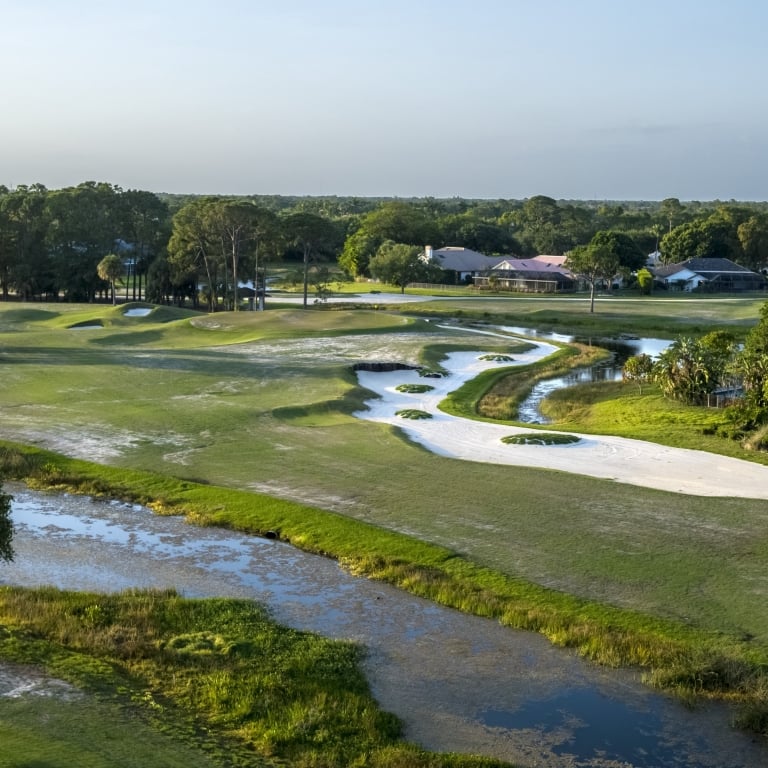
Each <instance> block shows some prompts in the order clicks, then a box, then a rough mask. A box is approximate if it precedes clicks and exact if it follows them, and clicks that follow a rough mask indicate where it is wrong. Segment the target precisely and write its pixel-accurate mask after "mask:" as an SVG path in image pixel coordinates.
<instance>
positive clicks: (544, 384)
mask: <svg viewBox="0 0 768 768" xmlns="http://www.w3.org/2000/svg"><path fill="white" fill-rule="evenodd" d="M505 330H508V331H512V332H514V333H519V334H520V335H521V336H530V337H531V338H537V339H541V340H542V341H556V342H558V341H559V342H564V343H567V342H570V341H577V342H579V343H581V344H587V345H589V346H596V347H603V348H604V349H607V350H609V351H610V352H611V357H610V358H608V359H606V360H603V361H602V362H600V363H597V364H596V365H592V366H588V367H586V368H576V369H574V370H573V371H571V372H570V373H568V374H567V375H565V376H558V377H555V378H552V379H544V380H542V381H540V382H538V383H537V384H536V385H535V386H534V388H533V389H532V390H531V392H530V394H529V395H528V397H527V398H526V399H525V400H524V401H523V402H522V403H520V406H519V407H518V411H517V413H518V415H517V420H518V421H522V422H525V423H527V424H546V423H547V422H548V421H549V420H548V419H547V417H546V416H544V415H543V414H542V413H541V403H542V401H543V400H545V399H546V398H547V396H548V395H550V394H551V393H552V392H554V391H555V390H558V389H564V388H566V387H572V386H574V385H575V384H590V383H592V382H597V381H618V380H619V379H621V369H622V366H623V365H624V363H625V362H626V361H627V360H628V359H629V358H630V357H632V356H633V355H639V354H646V355H650V356H651V357H658V355H659V354H660V353H661V352H663V351H664V350H665V349H666V348H667V347H668V346H669V344H670V342H669V341H668V340H666V339H653V338H637V339H636V338H614V339H603V338H601V339H592V338H582V337H579V336H565V335H563V334H559V333H541V332H538V331H535V330H533V329H531V328H506V329H505Z"/></svg>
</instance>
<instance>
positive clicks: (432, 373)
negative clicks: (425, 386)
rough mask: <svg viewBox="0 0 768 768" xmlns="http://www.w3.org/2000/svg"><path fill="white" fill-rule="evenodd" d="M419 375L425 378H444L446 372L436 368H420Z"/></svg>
mask: <svg viewBox="0 0 768 768" xmlns="http://www.w3.org/2000/svg"><path fill="white" fill-rule="evenodd" d="M419 376H421V377H422V378H424V379H442V378H443V376H445V372H444V371H437V370H435V369H434V368H419Z"/></svg>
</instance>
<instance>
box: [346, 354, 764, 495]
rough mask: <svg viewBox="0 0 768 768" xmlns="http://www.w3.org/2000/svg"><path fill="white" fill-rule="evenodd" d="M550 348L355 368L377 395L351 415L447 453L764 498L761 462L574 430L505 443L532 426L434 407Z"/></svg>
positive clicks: (662, 487) (363, 383)
mask: <svg viewBox="0 0 768 768" xmlns="http://www.w3.org/2000/svg"><path fill="white" fill-rule="evenodd" d="M553 351H554V347H552V346H551V345H549V344H537V346H536V348H535V349H533V350H531V351H528V352H525V353H523V354H515V355H514V358H515V360H514V362H511V363H510V362H508V361H494V360H488V359H486V360H483V359H481V358H482V357H483V353H482V352H470V353H468V352H456V353H453V354H450V355H448V359H447V360H446V361H445V362H444V363H443V367H444V368H445V369H446V370H448V371H450V375H449V376H446V377H443V378H439V379H432V378H429V379H428V378H422V377H420V376H419V374H418V372H417V371H388V372H372V371H358V372H357V376H358V381H359V382H360V384H361V386H363V387H365V388H366V389H370V390H372V391H373V392H376V394H377V395H379V397H378V398H377V399H375V400H369V401H367V402H366V406H367V407H368V409H369V410H367V411H361V412H359V413H356V414H355V415H356V416H357V417H358V418H361V419H366V420H368V421H377V422H382V423H386V424H394V425H397V426H398V427H400V428H401V429H402V430H403V431H404V432H405V433H406V434H407V435H408V436H409V437H410V438H411V439H412V440H413V441H414V442H417V443H419V444H421V445H423V446H424V447H425V448H428V449H429V450H430V451H432V452H434V453H436V454H439V455H441V456H447V457H450V458H454V459H463V460H465V461H478V462H485V463H491V464H508V465H513V466H520V467H534V468H538V469H554V470H561V471H563V472H572V473H575V474H579V475H588V476H591V477H598V478H605V479H611V480H616V481H619V482H622V483H630V484H632V485H639V486H642V487H644V488H656V489H658V490H663V491H674V492H677V493H687V494H692V495H696V496H724V497H729V496H730V497H741V498H749V499H768V467H765V466H763V465H760V464H754V463H752V462H750V461H741V460H739V459H733V458H729V457H726V456H718V455H717V454H712V453H706V452H705V451H695V450H688V449H684V448H669V447H666V446H663V445H658V444H656V443H649V442H645V441H641V440H630V439H628V438H623V437H612V436H600V435H583V434H578V433H572V434H574V435H576V436H577V437H579V438H581V439H580V440H579V441H578V442H577V443H572V444H570V445H550V446H541V445H511V444H507V443H503V442H502V438H503V437H506V436H507V435H513V434H523V433H530V432H531V431H532V430H531V429H530V428H523V427H510V426H504V425H499V424H488V423H485V422H480V421H472V420H470V419H462V418H458V417H455V416H449V415H448V414H445V413H443V412H442V411H440V410H439V409H438V407H437V406H438V403H439V402H440V401H441V400H443V398H445V396H446V395H447V394H448V393H449V392H452V391H454V390H456V389H458V388H459V387H460V386H461V385H462V384H463V383H464V382H465V381H468V380H469V379H472V378H474V377H475V376H477V375H478V374H479V373H480V372H482V371H484V370H487V369H489V368H494V367H499V366H509V365H522V364H525V363H530V362H533V361H534V360H537V359H541V358H542V357H546V356H547V355H549V354H551V353H552V352H553ZM401 384H429V385H431V386H433V387H434V389H432V390H431V391H429V392H420V393H407V392H400V391H398V390H397V389H396V387H397V386H398V385H401ZM404 409H418V410H422V411H426V412H427V413H429V414H431V415H432V418H428V419H418V420H410V419H404V418H402V417H400V416H397V415H396V412H397V411H399V410H404Z"/></svg>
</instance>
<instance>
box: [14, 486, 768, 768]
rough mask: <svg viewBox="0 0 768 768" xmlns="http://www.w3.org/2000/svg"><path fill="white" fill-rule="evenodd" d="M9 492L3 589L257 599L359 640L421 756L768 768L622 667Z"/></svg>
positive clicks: (248, 552)
mask: <svg viewBox="0 0 768 768" xmlns="http://www.w3.org/2000/svg"><path fill="white" fill-rule="evenodd" d="M8 490H9V491H10V492H12V493H13V494H14V496H15V500H14V502H13V512H12V515H13V520H14V525H15V531H16V532H15V539H14V545H15V548H16V552H17V557H16V560H15V561H14V562H13V563H10V564H2V565H0V583H6V584H20V585H25V586H34V585H40V584H53V585H56V586H59V587H61V588H66V589H76V590H96V591H110V590H121V589H126V588H129V587H145V588H147V587H173V588H175V589H177V590H178V591H179V592H180V593H181V594H183V595H186V596H189V597H204V596H233V597H245V598H252V599H255V600H258V601H260V602H262V603H264V604H266V605H268V606H269V607H270V609H271V611H272V613H273V615H274V617H275V618H276V619H277V620H278V621H280V622H282V623H284V624H287V625H290V626H292V627H295V628H299V629H303V630H310V631H313V632H319V633H321V634H324V635H327V636H331V637H334V638H342V639H347V640H353V641H355V642H358V643H362V644H363V645H365V646H366V647H367V648H368V650H369V653H368V657H367V661H366V665H365V670H366V673H367V675H368V678H369V681H370V683H371V687H372V690H373V692H374V695H375V696H376V698H377V699H378V701H379V702H380V704H381V706H382V707H383V708H384V709H387V710H389V711H392V712H394V713H396V714H397V715H398V716H399V717H400V718H401V719H402V720H403V722H404V724H405V729H406V737H407V738H408V739H409V740H411V741H414V742H416V743H419V744H421V745H422V746H424V747H426V748H428V749H431V750H435V751H454V752H461V753H476V754H485V755H488V756H493V757H497V758H500V759H503V760H507V761H510V762H516V763H518V764H520V765H528V766H533V765H538V766H544V765H545V766H547V768H576V767H577V766H578V767H581V768H619V767H622V768H682V767H691V768H693V766H696V767H697V768H709V767H710V766H711V767H712V768H715V767H717V768H757V766H764V765H768V746H766V744H765V743H764V742H761V741H756V740H754V739H753V738H751V737H750V736H748V735H745V734H743V733H739V732H736V731H734V730H732V729H731V728H730V727H729V711H728V710H727V709H726V708H725V707H724V706H720V705H707V706H703V707H702V708H700V709H698V710H696V711H691V710H689V709H687V708H685V707H684V706H682V705H681V704H680V703H678V702H677V701H675V700H673V699H671V698H669V697H667V696H664V695H660V694H658V693H655V692H653V691H651V690H649V689H646V688H644V687H643V686H642V685H641V684H640V683H639V681H638V679H637V676H636V675H634V674H632V673H629V672H620V671H616V670H606V669H602V668H598V667H595V666H592V665H589V664H586V663H584V662H582V661H581V660H579V659H578V658H576V657H574V656H573V655H571V654H569V653H568V652H565V651H562V650H560V649H556V648H554V647H552V646H551V645H550V644H549V643H548V642H547V641H546V640H544V639H543V638H541V637H539V636H537V635H534V634H530V633H521V632H514V631H512V630H509V629H506V628H503V627H501V626H499V625H498V624H497V623H495V622H493V621H490V620H486V619H479V618H476V617H470V616H465V615H463V614H460V613H458V612H456V611H452V610H449V609H445V608H441V607H439V606H436V605H434V604H432V603H429V602H427V601H424V600H421V599H419V598H415V597H413V596H411V595H408V594H407V593H405V592H401V591H399V590H396V589H394V588H390V587H387V586H386V585H383V584H380V583H376V582H372V581H368V580H366V579H360V578H355V577H353V576H350V575H349V574H347V573H346V572H344V571H343V570H341V569H340V568H339V567H338V565H337V564H336V563H335V562H334V561H332V560H328V559H325V558H322V557H318V556H314V555H309V554H305V553H302V552H300V551H298V550H296V549H294V548H292V547H290V546H289V545H287V544H284V543H282V542H279V541H273V540H268V539H262V538H258V537H249V536H244V535H239V534H233V533H232V532H229V531H225V530H221V529H214V528H198V527H194V526H191V525H188V524H186V523H185V522H184V521H183V520H182V519H180V518H173V517H159V516H156V515H153V514H152V513H151V512H150V511H148V510H146V509H144V508H141V507H137V506H131V505H127V504H124V503H119V502H106V501H96V500H91V499H88V498H85V497H75V496H66V495H48V494H43V493H38V492H32V491H30V490H28V489H27V488H25V487H24V486H8Z"/></svg>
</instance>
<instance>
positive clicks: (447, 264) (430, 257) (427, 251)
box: [421, 245, 499, 283]
mask: <svg viewBox="0 0 768 768" xmlns="http://www.w3.org/2000/svg"><path fill="white" fill-rule="evenodd" d="M421 260H422V261H424V262H425V263H427V264H428V263H430V262H432V263H433V264H437V266H439V267H441V268H442V269H444V270H446V271H450V272H455V273H456V282H457V283H465V282H471V280H472V278H473V277H474V276H475V275H479V274H480V273H481V272H485V271H486V270H488V269H491V267H493V265H494V264H497V263H498V261H499V257H498V256H486V255H485V254H484V253H479V252H478V251H473V250H472V249H471V248H462V247H461V246H455V245H449V246H446V247H445V248H432V246H431V245H428V246H426V247H425V248H424V253H422V254H421Z"/></svg>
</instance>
